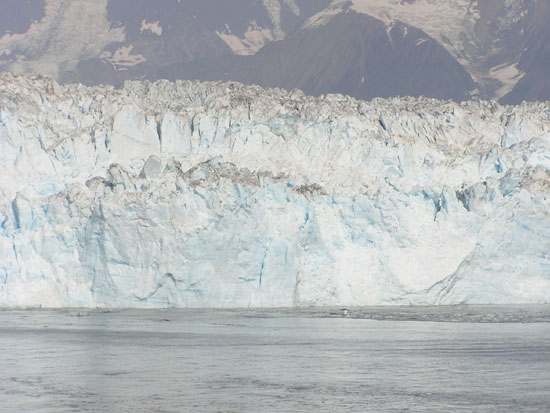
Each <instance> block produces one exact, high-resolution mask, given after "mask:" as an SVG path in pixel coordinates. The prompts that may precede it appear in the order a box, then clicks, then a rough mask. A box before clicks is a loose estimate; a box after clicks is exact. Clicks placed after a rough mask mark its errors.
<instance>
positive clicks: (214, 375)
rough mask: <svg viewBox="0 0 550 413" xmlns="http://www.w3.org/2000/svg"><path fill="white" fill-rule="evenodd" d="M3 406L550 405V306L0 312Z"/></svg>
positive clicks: (515, 408)
mask: <svg viewBox="0 0 550 413" xmlns="http://www.w3.org/2000/svg"><path fill="white" fill-rule="evenodd" d="M0 411H1V412H10V413H11V412H26V411H37V412H56V413H58V412H354V411H355V412H369V411H372V412H386V411H387V412H402V411H404V412H407V411H411V412H448V411H457V412H461V411H463V412H471V411H476V412H549V411H550V306H526V307H520V306H516V307H510V306H504V307H494V306H488V307H462V306H459V307H398V308H361V309H342V308H335V309H300V310H296V309H282V310H232V311H221V310H115V311H111V310H93V311H90V310H80V309H79V310H26V311H23V310H0Z"/></svg>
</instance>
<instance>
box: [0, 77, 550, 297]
mask: <svg viewBox="0 0 550 413" xmlns="http://www.w3.org/2000/svg"><path fill="white" fill-rule="evenodd" d="M0 76H1V77H0V306H38V305H42V306H138V307H158V306H182V307H243V306H244V307H247V306H294V305H374V304H409V303H412V304H452V303H518V302H550V104H548V103H545V104H543V103H530V104H524V105H522V106H516V107H511V106H499V105H498V104H496V103H487V102H467V103H463V104H460V105H459V104H456V103H452V102H444V101H437V100H431V99H412V98H400V99H398V98H395V99H389V100H373V101H372V102H364V101H358V100H354V99H351V98H347V97H344V96H340V95H328V96H325V97H322V98H311V97H307V96H304V95H303V94H301V93H300V92H296V91H294V92H285V91H282V90H277V89H274V90H264V89H261V88H258V87H249V86H242V85H240V84H236V83H225V84H224V83H197V82H189V81H179V82H176V83H169V82H165V81H160V82H157V83H154V84H151V83H140V82H131V83H127V84H126V85H125V87H124V88H122V89H120V90H115V89H113V88H109V87H106V88H104V87H94V88H86V87H83V86H77V85H69V86H59V85H58V84H57V83H55V82H54V81H51V80H48V79H45V78H35V79H27V78H22V77H13V76H11V75H9V74H2V75H0Z"/></svg>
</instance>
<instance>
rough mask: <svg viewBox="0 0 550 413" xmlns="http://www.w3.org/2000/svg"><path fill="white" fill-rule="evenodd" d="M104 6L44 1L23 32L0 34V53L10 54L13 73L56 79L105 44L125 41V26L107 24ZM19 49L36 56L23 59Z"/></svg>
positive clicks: (81, 0)
mask: <svg viewBox="0 0 550 413" xmlns="http://www.w3.org/2000/svg"><path fill="white" fill-rule="evenodd" d="M106 6H107V0H97V1H87V0H47V1H46V5H45V15H44V17H43V18H42V20H41V21H40V22H37V23H33V24H32V25H31V26H30V28H29V30H28V31H27V32H26V33H22V34H6V35H4V36H2V37H0V56H1V55H3V54H7V55H10V54H12V55H13V58H15V61H14V62H13V63H11V64H9V65H8V70H9V71H10V72H12V73H15V74H35V73H42V74H44V75H46V76H49V77H53V78H58V76H59V75H60V71H61V70H73V69H74V68H76V65H77V64H78V62H80V61H81V60H84V59H86V58H92V57H96V56H97V55H98V54H99V53H100V52H101V51H102V50H103V49H104V48H105V46H106V45H108V44H110V43H113V42H123V41H124V28H122V27H117V28H111V27H110V23H109V21H108V20H107V11H106ZM18 50H21V51H23V52H24V53H25V54H26V55H29V56H37V57H36V58H33V60H23V59H22V58H21V57H20V56H18V55H17V52H18ZM11 57H12V56H10V58H11Z"/></svg>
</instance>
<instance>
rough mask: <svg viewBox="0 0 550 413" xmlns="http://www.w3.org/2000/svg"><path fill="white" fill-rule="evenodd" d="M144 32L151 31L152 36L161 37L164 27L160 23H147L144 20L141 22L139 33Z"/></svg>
mask: <svg viewBox="0 0 550 413" xmlns="http://www.w3.org/2000/svg"><path fill="white" fill-rule="evenodd" d="M144 31H149V32H150V33H152V34H156V35H157V36H161V35H162V27H161V26H160V21H158V20H157V21H155V22H147V20H145V19H143V20H142V21H141V28H140V29H139V32H140V33H143V32H144Z"/></svg>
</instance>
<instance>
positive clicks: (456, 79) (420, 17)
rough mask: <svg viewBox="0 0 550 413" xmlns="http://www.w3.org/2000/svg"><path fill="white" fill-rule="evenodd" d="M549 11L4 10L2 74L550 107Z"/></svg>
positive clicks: (166, 2)
mask: <svg viewBox="0 0 550 413" xmlns="http://www.w3.org/2000/svg"><path fill="white" fill-rule="evenodd" d="M548 21H550V2H549V1H547V0H506V1H503V0H483V1H479V0H262V1H259V0H232V1H227V0H185V1H181V0H163V1H154V0H94V1H89V0H47V1H45V0H25V1H21V0H2V2H1V4H0V71H6V72H10V73H12V74H17V75H27V76H31V75H44V76H48V77H51V78H54V79H56V80H57V81H59V82H62V83H73V82H74V83H83V84H86V85H97V84H102V83H103V84H112V85H116V86H119V85H122V84H123V82H124V81H125V80H129V79H140V80H142V79H148V80H151V81H154V80H157V79H169V80H176V79H198V80H227V81H229V80H231V81H238V82H244V83H251V84H258V85H260V86H264V87H282V88H285V89H294V88H299V89H301V90H303V91H304V92H306V93H307V94H313V95H321V94H327V93H344V94H348V95H351V96H354V97H356V98H358V99H371V98H372V97H391V96H427V97H433V98H438V99H453V100H455V101H463V100H469V99H471V98H476V99H496V100H499V101H500V102H501V103H506V104H518V103H521V102H522V101H523V100H527V101H537V100H550V77H549V76H548V73H550V42H549V40H548V39H550V25H549V24H548Z"/></svg>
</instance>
